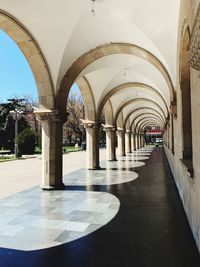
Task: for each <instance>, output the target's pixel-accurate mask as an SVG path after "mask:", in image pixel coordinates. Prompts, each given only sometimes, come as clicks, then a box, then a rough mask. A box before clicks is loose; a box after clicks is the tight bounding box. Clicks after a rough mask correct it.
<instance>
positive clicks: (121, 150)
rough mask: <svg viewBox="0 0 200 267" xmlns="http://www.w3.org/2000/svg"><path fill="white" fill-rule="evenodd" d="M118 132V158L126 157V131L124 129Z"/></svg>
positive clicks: (119, 129)
mask: <svg viewBox="0 0 200 267" xmlns="http://www.w3.org/2000/svg"><path fill="white" fill-rule="evenodd" d="M117 132H118V135H117V136H118V156H125V155H126V154H125V130H124V129H122V128H118V129H117Z"/></svg>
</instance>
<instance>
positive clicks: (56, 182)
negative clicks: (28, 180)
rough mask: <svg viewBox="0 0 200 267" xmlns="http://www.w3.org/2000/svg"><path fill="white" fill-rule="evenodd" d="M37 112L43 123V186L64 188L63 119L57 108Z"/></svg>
mask: <svg viewBox="0 0 200 267" xmlns="http://www.w3.org/2000/svg"><path fill="white" fill-rule="evenodd" d="M35 114H36V116H37V118H38V119H39V120H40V121H41V125H42V184H41V188H43V189H46V190H51V189H62V188H64V184H63V181H62V134H63V123H62V120H61V119H60V116H59V114H58V111H57V110H53V111H51V110H42V111H40V110H38V111H35Z"/></svg>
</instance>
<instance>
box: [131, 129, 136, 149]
mask: <svg viewBox="0 0 200 267" xmlns="http://www.w3.org/2000/svg"><path fill="white" fill-rule="evenodd" d="M131 150H132V152H133V151H135V134H134V133H131Z"/></svg>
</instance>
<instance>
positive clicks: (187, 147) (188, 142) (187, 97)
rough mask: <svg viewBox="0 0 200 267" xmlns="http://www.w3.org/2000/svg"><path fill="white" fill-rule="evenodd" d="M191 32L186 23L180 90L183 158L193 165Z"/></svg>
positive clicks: (181, 54) (181, 49)
mask: <svg viewBox="0 0 200 267" xmlns="http://www.w3.org/2000/svg"><path fill="white" fill-rule="evenodd" d="M189 43H190V31H189V26H188V24H187V23H186V21H185V23H184V26H183V31H182V38H181V47H180V63H179V64H180V65H179V66H180V90H181V102H182V157H183V160H186V161H190V163H189V162H188V164H189V165H191V164H192V154H193V149H192V110H191V81H190V66H189V51H188V49H189Z"/></svg>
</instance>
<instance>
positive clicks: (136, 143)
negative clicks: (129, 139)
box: [134, 133, 138, 150]
mask: <svg viewBox="0 0 200 267" xmlns="http://www.w3.org/2000/svg"><path fill="white" fill-rule="evenodd" d="M134 138H135V150H137V149H138V140H137V134H136V133H135V134H134Z"/></svg>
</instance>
